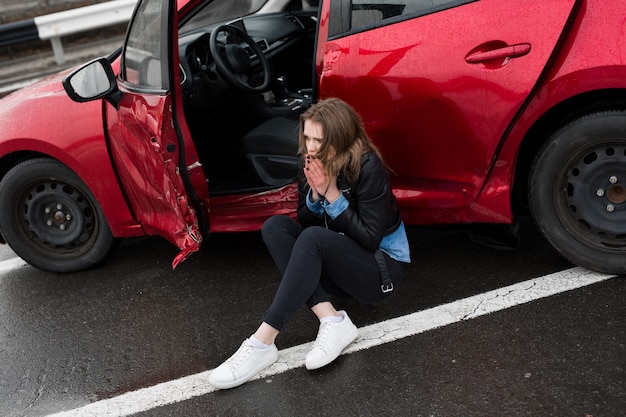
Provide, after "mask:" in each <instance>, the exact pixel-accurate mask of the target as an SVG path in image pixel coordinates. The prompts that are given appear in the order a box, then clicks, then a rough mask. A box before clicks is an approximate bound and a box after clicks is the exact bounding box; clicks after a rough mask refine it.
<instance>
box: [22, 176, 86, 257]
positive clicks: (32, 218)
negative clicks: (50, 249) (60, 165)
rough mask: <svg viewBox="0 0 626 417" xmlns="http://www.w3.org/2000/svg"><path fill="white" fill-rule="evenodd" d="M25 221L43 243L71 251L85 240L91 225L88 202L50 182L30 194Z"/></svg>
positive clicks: (72, 191) (34, 235)
mask: <svg viewBox="0 0 626 417" xmlns="http://www.w3.org/2000/svg"><path fill="white" fill-rule="evenodd" d="M24 203H25V211H24V214H23V215H24V221H25V222H26V223H27V224H28V227H29V229H30V230H31V233H32V234H33V237H34V238H36V239H37V241H39V242H40V243H41V244H44V245H51V246H54V247H57V248H61V247H64V248H70V247H74V246H76V245H80V243H81V242H82V241H83V240H85V238H86V236H88V235H89V233H88V231H87V230H86V228H90V225H89V224H88V223H86V222H85V221H83V220H81V219H83V218H84V217H85V215H86V214H88V213H89V211H88V207H87V205H86V201H85V200H84V199H83V198H82V196H81V195H80V194H79V193H77V192H75V191H74V190H73V189H72V188H70V187H66V186H62V185H60V184H57V183H54V182H49V183H44V184H40V185H38V186H37V187H35V188H34V189H32V190H31V191H30V193H29V194H28V197H27V198H26V199H25V201H24Z"/></svg>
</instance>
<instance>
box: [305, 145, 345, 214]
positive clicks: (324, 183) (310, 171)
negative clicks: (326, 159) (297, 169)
mask: <svg viewBox="0 0 626 417" xmlns="http://www.w3.org/2000/svg"><path fill="white" fill-rule="evenodd" d="M304 176H305V177H306V180H307V183H308V184H309V186H310V187H311V192H312V196H313V199H314V200H317V199H319V198H320V197H324V198H325V199H326V200H328V201H329V202H331V203H332V202H333V201H335V200H336V199H337V198H338V197H339V194H340V192H339V189H338V188H337V176H333V177H329V176H327V175H326V173H325V171H324V165H323V164H322V161H320V160H319V159H318V158H315V157H314V156H307V157H306V166H305V168H304Z"/></svg>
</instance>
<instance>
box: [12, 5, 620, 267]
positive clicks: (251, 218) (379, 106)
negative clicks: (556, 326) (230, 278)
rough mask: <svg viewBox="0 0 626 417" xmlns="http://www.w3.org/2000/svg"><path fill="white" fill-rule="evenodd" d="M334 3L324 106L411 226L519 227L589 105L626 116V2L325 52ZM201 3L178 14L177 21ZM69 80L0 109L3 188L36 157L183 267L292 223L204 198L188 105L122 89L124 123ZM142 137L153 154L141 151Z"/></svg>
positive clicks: (455, 12) (123, 232)
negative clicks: (225, 243)
mask: <svg viewBox="0 0 626 417" xmlns="http://www.w3.org/2000/svg"><path fill="white" fill-rule="evenodd" d="M333 1H335V2H336V1H340V0H333ZM333 1H328V0H327V1H321V2H320V6H319V7H320V12H319V16H318V22H319V29H318V31H319V32H318V36H317V44H316V46H315V49H316V51H317V52H316V56H315V73H316V82H317V85H316V86H315V88H316V90H317V94H318V97H317V98H319V99H321V98H325V97H330V96H338V97H341V98H343V99H344V100H346V101H348V102H349V103H350V104H352V105H353V106H354V107H355V109H356V110H357V111H358V112H359V113H360V115H361V116H362V118H363V120H364V122H365V125H366V128H367V131H368V134H369V135H370V136H371V137H372V139H373V140H374V141H375V142H376V144H377V145H378V146H379V147H380V149H381V151H382V152H383V155H384V157H385V159H386V161H387V162H388V164H389V166H390V167H391V168H392V170H393V171H394V173H395V175H394V176H393V182H394V193H395V195H396V197H397V198H398V201H399V203H400V206H401V209H402V216H403V219H404V221H405V223H406V224H407V225H431V224H454V223H501V224H510V223H512V222H513V221H514V217H515V210H516V207H515V206H514V202H515V200H516V198H518V194H519V195H522V194H525V193H526V192H527V189H526V181H527V177H528V175H529V170H530V165H531V162H532V159H533V158H534V156H535V154H536V153H537V152H538V150H539V149H540V145H541V144H542V143H543V142H544V141H545V140H547V138H548V137H549V136H550V135H551V134H552V133H554V132H555V131H557V130H558V128H560V127H561V126H562V125H564V124H565V123H566V122H568V121H571V120H572V118H573V116H571V115H573V114H576V113H577V111H578V109H580V108H581V107H584V106H586V105H588V104H590V103H593V102H597V103H604V102H606V101H611V102H613V103H614V104H613V105H612V106H611V108H618V109H621V110H623V109H624V108H625V106H624V104H623V103H624V102H625V101H626V100H625V99H626V63H625V62H626V4H624V2H614V1H607V0H604V1H603V0H560V1H544V2H536V1H533V0H526V1H517V2H511V1H508V0H481V1H474V2H468V3H466V4H462V5H459V6H458V7H450V8H444V9H443V10H440V11H437V12H434V13H430V14H425V15H421V16H419V17H415V18H407V19H404V20H398V21H397V22H393V23H392V24H380V25H370V26H364V27H362V28H356V29H353V30H348V31H347V32H345V33H339V34H331V36H329V27H330V26H331V23H333V19H336V18H337V17H335V16H331V10H332V7H331V6H332V3H333ZM201 3H202V2H201V1H194V0H190V1H178V9H179V15H178V16H177V19H178V20H181V21H182V20H184V18H185V16H186V15H187V14H189V13H191V12H193V11H194V10H195V8H196V7H198V6H199V5H201ZM174 44H176V43H175V42H174ZM174 56H175V61H174V62H173V65H176V66H177V64H178V61H177V60H178V51H175V53H174ZM113 69H114V71H116V73H117V72H118V70H119V58H118V60H117V61H116V62H115V63H114V64H113ZM68 73H69V72H65V73H62V74H59V75H57V76H53V77H50V78H49V79H47V80H44V81H42V82H39V83H37V84H35V85H33V86H31V87H28V88H25V89H23V90H21V91H19V92H17V93H14V94H12V95H11V96H9V97H7V98H4V99H3V100H1V101H0V126H2V128H1V133H0V146H1V151H0V176H2V175H4V174H5V173H6V172H7V171H8V170H9V169H10V168H11V167H12V166H13V165H14V164H15V163H16V161H18V160H22V159H24V158H28V157H32V156H34V155H46V156H49V157H51V158H54V159H56V160H58V161H60V162H62V163H63V164H64V165H65V166H67V167H68V168H69V169H70V170H72V171H73V172H74V173H76V174H77V175H78V176H79V177H80V178H81V179H82V180H83V181H84V183H85V184H86V186H87V187H88V188H89V189H90V190H91V192H92V193H93V194H94V196H95V198H96V200H97V201H98V204H99V205H100V207H101V209H102V212H103V214H104V217H105V218H106V220H107V223H108V225H109V227H110V229H111V232H112V233H113V235H114V236H115V237H120V238H121V237H129V236H138V235H142V234H146V235H154V234H159V235H162V236H164V237H166V238H168V239H169V240H170V241H171V242H172V243H174V244H176V245H177V246H178V247H179V248H181V251H182V252H181V256H180V258H179V259H177V260H175V264H177V263H178V262H179V261H180V260H181V259H183V258H184V257H186V256H187V255H188V254H189V253H191V252H193V251H195V250H197V249H198V247H199V245H200V242H201V240H202V232H203V231H202V221H200V220H199V218H198V217H205V218H206V219H207V222H208V226H209V228H210V230H211V232H233V231H252V230H258V229H260V227H261V225H262V223H263V222H264V220H265V219H266V218H267V217H269V216H271V215H273V214H277V213H283V214H290V215H293V213H294V209H295V204H296V200H297V192H296V187H295V184H291V185H285V186H281V187H277V188H276V189H274V190H269V191H268V190H264V191H260V192H249V193H242V194H234V195H219V196H211V197H209V191H210V187H211V183H210V182H209V185H208V187H207V185H206V178H205V176H204V173H203V172H202V169H201V168H200V167H199V165H198V164H199V156H198V153H197V151H196V149H195V146H194V143H193V141H192V140H191V134H190V132H189V128H188V126H187V123H186V121H185V118H184V117H183V116H182V113H183V112H182V110H181V109H182V107H183V103H182V98H181V94H178V93H175V94H173V95H172V94H167V95H159V96H150V95H146V94H140V93H137V92H136V91H132V90H129V89H127V87H125V86H124V85H122V84H120V90H121V91H122V93H123V94H124V98H123V99H122V101H121V102H120V108H119V109H116V108H114V107H113V106H112V105H111V104H109V103H107V102H105V101H101V100H96V101H92V102H89V103H80V104H79V103H75V102H73V101H71V100H70V99H69V98H68V97H67V95H66V94H65V92H64V90H63V87H62V86H61V82H60V81H61V79H63V78H64V77H65V76H67V75H68ZM176 75H177V76H178V74H176ZM177 81H180V80H179V79H177ZM175 84H176V85H178V83H175ZM619 103H621V104H619ZM172 109H174V112H173V113H172ZM177 115H178V116H177ZM173 117H176V123H174V122H173V121H172V118H173ZM177 129H178V130H177ZM145 132H148V136H150V137H152V138H153V139H154V140H152V141H151V142H146V141H142V140H137V142H136V143H134V142H133V139H134V138H140V137H143V135H144V133H145ZM177 138H178V139H177ZM176 140H180V143H182V144H183V146H184V149H185V154H184V155H185V164H186V165H187V167H192V168H191V169H188V174H189V178H190V183H191V185H192V188H193V192H191V193H190V191H192V190H190V189H189V185H186V184H185V183H184V181H183V180H182V179H181V176H180V174H179V172H178V170H180V169H183V168H184V167H181V164H180V163H179V161H178V157H179V150H180V149H178V148H177V149H175V150H174V151H172V152H169V151H168V150H167V149H168V145H172V146H173V145H174V144H176V146H179V145H180V143H176ZM112 161H113V162H112ZM621 172H623V171H621ZM209 180H210V178H209ZM120 182H121V184H120ZM131 183H132V184H134V185H132V186H131V185H129V184H131ZM621 189H623V188H621ZM621 189H620V188H618V189H615V188H614V189H613V190H617V192H619V190H621ZM194 197H195V199H196V200H197V202H198V203H197V204H196V205H194V204H192V203H191V202H190V200H191V199H193V198H194ZM617 201H619V199H618V200H617ZM198 207H199V208H200V210H201V211H202V213H198V212H197V211H196V208H198ZM618 209H619V210H622V207H621V206H619V204H618ZM624 210H626V208H624ZM197 215H200V216H197ZM557 249H558V248H557ZM622 251H623V249H622ZM586 266H589V265H586ZM591 267H593V266H591ZM596 269H597V268H596ZM617 270H618V271H621V269H619V268H618V269H617Z"/></svg>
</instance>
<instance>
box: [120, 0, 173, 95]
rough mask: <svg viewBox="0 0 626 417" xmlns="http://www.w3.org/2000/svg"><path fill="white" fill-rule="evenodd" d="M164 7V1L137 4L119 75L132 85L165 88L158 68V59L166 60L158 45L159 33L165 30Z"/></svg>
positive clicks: (160, 46)
mask: <svg viewBox="0 0 626 417" xmlns="http://www.w3.org/2000/svg"><path fill="white" fill-rule="evenodd" d="M166 7H167V0H165V1H164V0H143V1H142V2H141V4H140V5H139V8H138V10H137V13H136V14H135V19H134V20H133V22H132V23H131V26H130V29H129V31H128V39H127V41H126V47H125V49H124V61H123V62H124V67H123V72H122V76H123V78H124V80H126V81H127V82H129V83H131V84H134V85H136V86H139V87H147V88H157V89H161V90H166V89H167V87H168V86H167V79H168V77H167V76H165V77H164V76H162V74H163V72H162V71H163V69H162V65H161V60H162V59H167V55H166V53H163V48H162V47H163V45H161V31H162V30H168V29H167V25H163V22H164V20H163V14H164V12H165V11H166V10H167V9H166ZM165 21H166V20H165ZM163 26H164V27H163Z"/></svg>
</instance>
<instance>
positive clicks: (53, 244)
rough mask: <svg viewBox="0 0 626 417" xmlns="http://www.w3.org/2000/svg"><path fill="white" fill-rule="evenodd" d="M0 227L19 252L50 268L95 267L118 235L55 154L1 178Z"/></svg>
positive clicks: (12, 170) (23, 256)
mask: <svg viewBox="0 0 626 417" xmlns="http://www.w3.org/2000/svg"><path fill="white" fill-rule="evenodd" d="M0 231H2V234H3V236H4V238H5V240H6V242H7V243H8V244H9V246H11V248H12V249H13V250H14V251H15V253H16V254H17V255H19V256H20V257H21V258H22V259H24V260H25V261H26V262H28V263H29V264H31V265H33V266H35V267H37V268H39V269H43V270H46V271H51V272H72V271H78V270H82V269H87V268H90V267H93V266H95V265H97V264H99V263H100V262H102V261H104V260H105V259H106V258H107V257H108V256H109V254H111V252H112V251H113V250H114V248H115V244H116V239H115V238H114V237H113V235H112V234H111V230H110V229H109V226H108V224H107V222H106V220H105V218H104V215H103V213H102V210H101V209H100V206H99V205H98V204H97V202H96V200H95V198H94V196H93V195H92V194H91V192H90V191H89V189H88V188H87V187H86V186H85V184H84V183H83V182H82V181H81V180H80V178H79V177H78V176H77V175H76V174H74V172H72V171H71V170H69V169H68V168H67V167H66V166H65V165H63V164H61V163H60V162H58V161H55V160H52V159H43V158H41V159H31V160H27V161H24V162H22V163H20V164H18V165H16V166H15V167H13V168H12V169H11V170H10V171H9V172H8V173H7V174H6V176H5V177H4V178H3V179H2V182H0Z"/></svg>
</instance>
